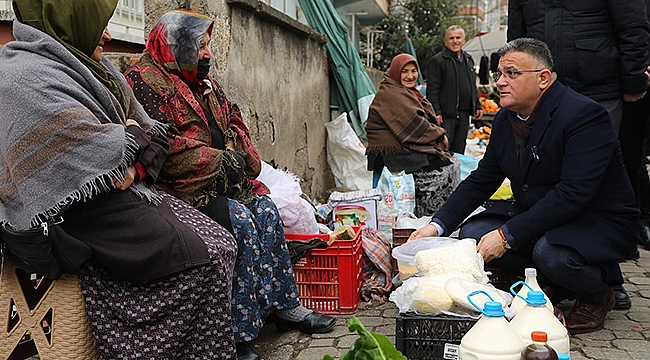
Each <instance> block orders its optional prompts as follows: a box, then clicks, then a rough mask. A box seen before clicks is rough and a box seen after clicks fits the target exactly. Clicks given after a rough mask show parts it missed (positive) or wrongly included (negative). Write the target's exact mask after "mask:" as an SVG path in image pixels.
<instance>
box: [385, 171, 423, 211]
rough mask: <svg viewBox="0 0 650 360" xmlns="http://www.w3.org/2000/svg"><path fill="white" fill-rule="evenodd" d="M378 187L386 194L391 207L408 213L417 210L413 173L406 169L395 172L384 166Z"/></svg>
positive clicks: (386, 201) (388, 204)
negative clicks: (407, 172)
mask: <svg viewBox="0 0 650 360" xmlns="http://www.w3.org/2000/svg"><path fill="white" fill-rule="evenodd" d="M377 188H378V189H379V190H381V192H382V194H383V195H384V202H385V204H386V206H388V207H389V208H396V209H400V210H402V211H404V212H406V213H413V212H415V181H414V180H413V175H412V174H406V173H405V172H404V171H402V172H400V173H397V174H393V173H392V172H391V171H390V170H388V168H386V167H384V169H383V170H382V172H381V177H380V178H379V183H378V184H377Z"/></svg>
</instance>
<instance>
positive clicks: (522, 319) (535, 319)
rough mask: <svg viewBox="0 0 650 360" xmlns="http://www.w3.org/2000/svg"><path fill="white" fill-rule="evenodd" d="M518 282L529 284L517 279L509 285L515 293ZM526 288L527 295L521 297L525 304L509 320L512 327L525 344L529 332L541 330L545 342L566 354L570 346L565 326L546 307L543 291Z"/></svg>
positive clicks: (559, 352)
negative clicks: (545, 335) (543, 333)
mask: <svg viewBox="0 0 650 360" xmlns="http://www.w3.org/2000/svg"><path fill="white" fill-rule="evenodd" d="M519 284H524V287H527V286H529V285H528V284H526V283H524V282H523V281H518V282H516V283H514V284H513V285H512V286H511V287H510V291H511V292H512V293H513V294H515V286H517V285H519ZM528 290H529V291H528V297H526V298H521V299H522V300H523V301H524V302H525V303H526V306H525V307H524V308H523V309H521V311H520V312H519V313H518V314H517V316H515V318H514V319H512V321H510V325H511V326H512V329H513V330H514V331H515V332H516V333H517V334H518V335H519V336H520V337H521V338H522V340H523V341H524V342H525V343H526V345H528V344H530V343H531V342H532V340H531V338H530V334H531V333H532V332H533V331H543V332H545V333H546V334H547V335H548V341H547V344H548V345H549V346H551V347H552V348H553V349H554V350H555V352H557V353H558V354H568V353H569V350H570V348H571V346H570V344H569V334H568V332H567V330H566V328H565V327H564V325H562V323H561V322H560V320H558V319H557V317H555V314H553V313H552V312H550V311H548V310H547V309H546V304H547V302H546V299H545V298H544V293H542V292H541V291H535V290H532V289H530V288H529V289H528ZM515 296H517V297H521V296H520V295H519V294H515Z"/></svg>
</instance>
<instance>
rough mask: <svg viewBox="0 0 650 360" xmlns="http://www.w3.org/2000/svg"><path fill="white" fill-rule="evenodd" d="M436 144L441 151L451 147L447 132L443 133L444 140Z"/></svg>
mask: <svg viewBox="0 0 650 360" xmlns="http://www.w3.org/2000/svg"><path fill="white" fill-rule="evenodd" d="M434 146H435V147H436V148H437V149H438V150H440V151H446V150H447V149H449V139H448V138H447V134H445V135H443V136H442V141H440V142H437V143H435V144H434Z"/></svg>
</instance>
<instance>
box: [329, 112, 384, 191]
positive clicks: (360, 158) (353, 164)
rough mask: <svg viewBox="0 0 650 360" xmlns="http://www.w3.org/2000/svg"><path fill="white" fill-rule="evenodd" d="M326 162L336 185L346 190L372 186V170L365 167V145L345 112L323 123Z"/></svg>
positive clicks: (363, 188)
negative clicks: (325, 134)
mask: <svg viewBox="0 0 650 360" xmlns="http://www.w3.org/2000/svg"><path fill="white" fill-rule="evenodd" d="M325 128H326V129H327V164H328V165H329V167H330V169H332V174H334V181H335V183H336V186H338V187H341V188H344V189H348V190H365V189H371V188H372V172H370V171H368V170H366V169H367V159H366V147H365V146H363V144H362V143H361V141H359V138H358V137H357V135H356V134H355V133H354V130H352V127H351V126H350V124H348V117H347V114H346V113H343V114H341V115H340V116H339V117H337V118H336V119H335V120H334V121H331V122H329V123H327V124H325Z"/></svg>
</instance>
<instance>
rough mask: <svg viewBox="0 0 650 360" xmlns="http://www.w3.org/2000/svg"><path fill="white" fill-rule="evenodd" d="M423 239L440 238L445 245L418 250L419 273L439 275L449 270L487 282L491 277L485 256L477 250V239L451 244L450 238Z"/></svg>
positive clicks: (415, 260) (416, 258) (416, 263)
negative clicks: (486, 271) (485, 264)
mask: <svg viewBox="0 0 650 360" xmlns="http://www.w3.org/2000/svg"><path fill="white" fill-rule="evenodd" d="M423 239H440V241H441V242H444V245H442V246H437V247H431V248H429V249H427V250H422V251H418V252H417V253H416V254H415V257H414V260H413V261H414V262H415V265H416V266H417V268H418V272H419V273H421V274H423V275H438V274H444V273H447V272H464V273H468V274H471V275H473V276H474V278H475V279H476V281H477V282H480V283H483V284H487V282H488V281H489V279H488V276H487V274H486V273H485V271H484V270H483V256H482V255H481V254H479V253H477V252H476V240H474V239H469V238H467V239H463V240H457V241H454V242H453V243H451V244H449V243H448V241H447V240H448V238H423ZM419 240H422V239H419ZM407 244H408V243H407Z"/></svg>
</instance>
